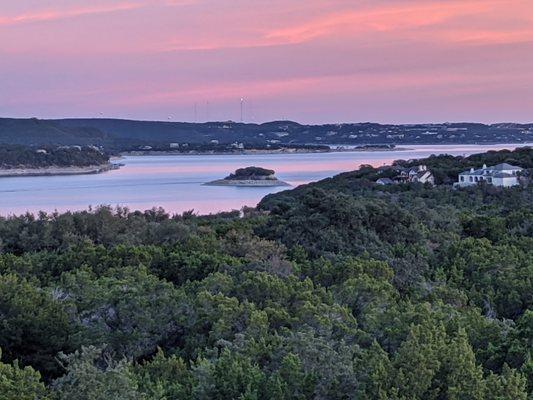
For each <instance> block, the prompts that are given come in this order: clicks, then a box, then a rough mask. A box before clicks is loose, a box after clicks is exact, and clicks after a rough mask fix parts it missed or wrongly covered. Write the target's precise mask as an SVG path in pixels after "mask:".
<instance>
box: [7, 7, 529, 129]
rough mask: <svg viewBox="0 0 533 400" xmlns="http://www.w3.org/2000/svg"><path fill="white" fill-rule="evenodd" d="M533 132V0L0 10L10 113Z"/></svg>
mask: <svg viewBox="0 0 533 400" xmlns="http://www.w3.org/2000/svg"><path fill="white" fill-rule="evenodd" d="M241 98H242V99H243V120H244V121H246V122H264V121H270V120H280V119H290V120H295V121H298V122H301V123H330V122H335V123H337V122H364V121H373V122H382V123H415V122H455V121H477V122H486V123H493V122H533V0H439V1H437V0H86V1H83V0H0V117H38V118H61V117H105V118H129V119H141V120H171V121H192V122H194V121H198V122H203V121H206V120H212V121H214V120H217V121H225V120H234V121H239V120H240V119H241Z"/></svg>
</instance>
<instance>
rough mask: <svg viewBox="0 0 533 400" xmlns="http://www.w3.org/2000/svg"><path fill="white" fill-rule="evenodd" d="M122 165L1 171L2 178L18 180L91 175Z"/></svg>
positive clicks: (0, 176)
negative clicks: (38, 177) (33, 177)
mask: <svg viewBox="0 0 533 400" xmlns="http://www.w3.org/2000/svg"><path fill="white" fill-rule="evenodd" d="M120 167H121V165H120V164H113V163H109V164H102V165H90V166H87V167H44V168H12V169H0V178H16V177H26V176H61V175H91V174H101V173H104V172H108V171H112V170H115V169H119V168H120Z"/></svg>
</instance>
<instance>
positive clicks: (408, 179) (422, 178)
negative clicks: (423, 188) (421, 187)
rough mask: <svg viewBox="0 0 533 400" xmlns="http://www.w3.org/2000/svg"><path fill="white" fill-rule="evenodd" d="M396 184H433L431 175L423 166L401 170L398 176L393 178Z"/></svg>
mask: <svg viewBox="0 0 533 400" xmlns="http://www.w3.org/2000/svg"><path fill="white" fill-rule="evenodd" d="M394 181H395V182H398V183H429V184H430V185H434V184H435V178H434V177H433V174H432V173H431V171H430V170H429V169H428V167H427V166H425V165H417V166H415V167H411V168H403V169H401V170H400V174H399V175H398V176H396V177H395V178H394Z"/></svg>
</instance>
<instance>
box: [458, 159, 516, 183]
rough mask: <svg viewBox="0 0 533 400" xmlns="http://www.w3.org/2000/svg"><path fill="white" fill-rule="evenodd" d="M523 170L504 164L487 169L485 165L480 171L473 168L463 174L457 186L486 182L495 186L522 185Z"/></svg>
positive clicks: (460, 175)
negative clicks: (521, 175) (520, 178)
mask: <svg viewBox="0 0 533 400" xmlns="http://www.w3.org/2000/svg"><path fill="white" fill-rule="evenodd" d="M521 171H523V168H520V167H515V166H514V165H511V164H507V163H502V164H498V165H494V166H492V167H487V166H486V165H485V164H483V167H481V168H480V169H474V168H471V169H470V171H465V172H461V173H460V174H459V179H458V181H457V182H456V183H455V186H459V187H465V186H472V185H477V184H478V183H480V182H486V183H488V184H491V185H494V186H501V187H511V186H517V185H519V184H520V182H519V180H518V178H519V176H520V172H521Z"/></svg>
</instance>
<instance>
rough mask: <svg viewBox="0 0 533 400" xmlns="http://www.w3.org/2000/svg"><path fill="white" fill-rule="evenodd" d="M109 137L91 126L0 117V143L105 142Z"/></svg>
mask: <svg viewBox="0 0 533 400" xmlns="http://www.w3.org/2000/svg"><path fill="white" fill-rule="evenodd" d="M109 141H110V138H109V137H107V135H105V134H104V133H102V132H101V131H99V130H98V129H95V128H93V127H65V126H63V125H61V124H58V123H56V122H54V121H47V120H39V119H36V118H31V119H11V118H0V143H1V144H23V145H35V146H37V145H44V144H47V145H82V144H105V143H106V142H109Z"/></svg>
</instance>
